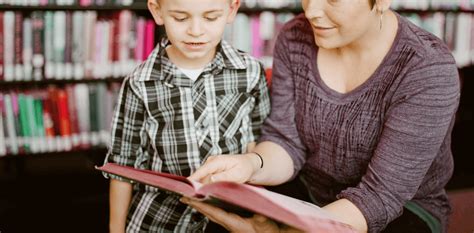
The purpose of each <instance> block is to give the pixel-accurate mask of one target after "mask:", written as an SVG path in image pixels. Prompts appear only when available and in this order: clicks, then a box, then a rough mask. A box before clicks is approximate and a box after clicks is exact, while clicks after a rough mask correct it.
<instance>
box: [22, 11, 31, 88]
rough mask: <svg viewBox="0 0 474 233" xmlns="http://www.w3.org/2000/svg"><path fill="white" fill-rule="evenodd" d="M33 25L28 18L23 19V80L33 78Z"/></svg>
mask: <svg viewBox="0 0 474 233" xmlns="http://www.w3.org/2000/svg"><path fill="white" fill-rule="evenodd" d="M32 59H33V27H32V25H31V20H30V19H24V20H23V70H24V80H25V81H31V80H32V79H33V65H32Z"/></svg>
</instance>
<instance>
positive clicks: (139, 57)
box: [135, 17, 146, 61]
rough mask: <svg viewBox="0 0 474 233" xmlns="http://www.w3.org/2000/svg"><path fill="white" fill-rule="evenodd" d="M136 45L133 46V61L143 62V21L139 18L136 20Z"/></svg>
mask: <svg viewBox="0 0 474 233" xmlns="http://www.w3.org/2000/svg"><path fill="white" fill-rule="evenodd" d="M136 23H137V33H136V39H137V44H136V46H135V60H136V61H143V53H144V49H145V26H146V25H145V24H146V23H145V19H144V18H142V17H140V18H138V20H137V22H136Z"/></svg>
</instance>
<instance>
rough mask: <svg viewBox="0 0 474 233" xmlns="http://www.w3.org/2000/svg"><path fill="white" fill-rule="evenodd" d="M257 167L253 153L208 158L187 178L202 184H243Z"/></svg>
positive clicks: (257, 159) (258, 164)
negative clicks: (227, 182) (218, 182)
mask: <svg viewBox="0 0 474 233" xmlns="http://www.w3.org/2000/svg"><path fill="white" fill-rule="evenodd" d="M259 167H260V160H259V158H258V157H257V155H256V154H254V153H248V154H244V155H218V156H210V157H209V158H208V159H207V160H206V162H205V163H204V164H203V165H202V166H201V167H200V168H199V169H198V170H197V171H196V172H194V173H193V174H192V175H191V176H189V177H188V178H189V179H191V180H195V181H199V182H202V183H212V182H217V181H233V182H237V183H245V182H247V181H248V180H249V179H250V178H251V177H252V175H253V174H254V172H255V171H256V170H257V169H259Z"/></svg>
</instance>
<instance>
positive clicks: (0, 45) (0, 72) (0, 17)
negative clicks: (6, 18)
mask: <svg viewBox="0 0 474 233" xmlns="http://www.w3.org/2000/svg"><path fill="white" fill-rule="evenodd" d="M3 24H4V22H3V11H1V12H0V80H3V69H4V68H3V65H4V64H3V54H4V52H5V51H3V45H4V36H3V34H4V33H3Z"/></svg>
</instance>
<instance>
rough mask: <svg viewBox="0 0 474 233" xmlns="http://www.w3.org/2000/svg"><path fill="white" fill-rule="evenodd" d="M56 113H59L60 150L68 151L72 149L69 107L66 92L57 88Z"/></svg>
mask: <svg viewBox="0 0 474 233" xmlns="http://www.w3.org/2000/svg"><path fill="white" fill-rule="evenodd" d="M57 94H58V96H57V98H58V102H57V106H58V113H59V133H60V136H61V139H62V140H61V142H62V145H63V147H62V148H61V150H63V151H69V150H71V149H72V142H71V138H70V137H71V122H70V118H69V107H68V100H67V93H66V91H65V90H62V89H59V90H58V93H57Z"/></svg>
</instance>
